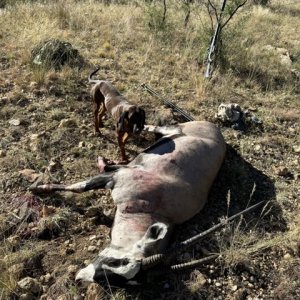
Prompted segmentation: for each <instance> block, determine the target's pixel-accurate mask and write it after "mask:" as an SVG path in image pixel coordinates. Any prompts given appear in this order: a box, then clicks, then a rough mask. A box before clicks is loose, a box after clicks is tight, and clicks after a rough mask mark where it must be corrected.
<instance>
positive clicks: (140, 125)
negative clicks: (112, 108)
mask: <svg viewBox="0 0 300 300" xmlns="http://www.w3.org/2000/svg"><path fill="white" fill-rule="evenodd" d="M145 119H146V114H145V111H144V110H143V109H142V108H140V107H137V106H132V107H130V108H129V109H128V111H125V112H123V113H122V115H121V116H120V118H119V121H118V124H117V128H118V131H119V132H131V133H133V134H139V133H141V131H142V130H143V129H144V126H145Z"/></svg>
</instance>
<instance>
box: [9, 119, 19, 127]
mask: <svg viewBox="0 0 300 300" xmlns="http://www.w3.org/2000/svg"><path fill="white" fill-rule="evenodd" d="M8 123H9V124H10V125H12V126H19V125H21V120H19V119H11V120H9V121H8Z"/></svg>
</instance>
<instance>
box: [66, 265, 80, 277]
mask: <svg viewBox="0 0 300 300" xmlns="http://www.w3.org/2000/svg"><path fill="white" fill-rule="evenodd" d="M77 271H78V266H76V265H69V266H68V269H67V272H68V274H69V275H73V274H75V273H76V272H77Z"/></svg>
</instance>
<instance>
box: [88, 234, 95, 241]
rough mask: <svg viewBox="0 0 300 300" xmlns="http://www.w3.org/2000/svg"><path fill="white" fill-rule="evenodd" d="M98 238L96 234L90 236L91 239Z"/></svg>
mask: <svg viewBox="0 0 300 300" xmlns="http://www.w3.org/2000/svg"><path fill="white" fill-rule="evenodd" d="M96 238H97V236H96V235H91V236H90V237H89V241H93V240H95V239H96Z"/></svg>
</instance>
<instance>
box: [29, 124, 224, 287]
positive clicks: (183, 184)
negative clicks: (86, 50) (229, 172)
mask: <svg viewBox="0 0 300 300" xmlns="http://www.w3.org/2000/svg"><path fill="white" fill-rule="evenodd" d="M146 129H148V130H149V131H154V132H161V133H165V135H164V136H163V137H162V138H161V139H159V140H158V141H157V142H156V143H155V144H154V145H152V146H150V147H149V148H148V149H146V150H145V151H143V152H142V153H140V154H139V155H138V156H137V157H136V158H135V159H134V160H133V161H131V162H130V163H129V164H128V165H126V166H111V170H110V171H108V172H104V173H102V174H99V175H97V176H95V177H93V178H91V179H89V180H86V181H82V182H79V183H75V184H72V185H59V184H53V185H52V184H49V185H40V186H35V187H32V188H31V190H33V191H36V192H45V191H55V190H56V191H73V192H84V191H87V190H91V189H101V188H109V189H111V190H112V197H113V199H114V203H115V204H116V206H117V210H116V215H115V219H114V223H113V227H112V230H111V243H110V245H109V246H108V247H107V248H105V249H104V250H103V251H101V252H100V253H99V255H98V257H97V258H96V259H95V260H94V261H93V262H92V263H91V264H90V265H88V266H87V267H86V268H84V269H81V270H80V271H79V272H78V274H77V276H76V279H77V280H82V281H87V282H92V281H101V279H104V278H108V279H110V278H118V279H122V280H123V281H124V280H125V281H131V280H132V279H134V278H135V277H136V276H137V274H138V273H139V272H140V270H141V265H142V262H143V259H145V258H147V257H149V256H151V255H154V254H157V253H163V251H164V250H165V249H166V247H167V245H168V242H169V238H170V235H171V231H172V228H173V226H174V225H175V224H179V223H182V222H185V221H186V220H188V219H190V218H192V217H193V216H194V215H195V214H197V213H198V212H199V211H200V210H201V209H202V208H203V206H204V204H205V202H206V200H207V196H208V192H209V190H210V187H211V185H212V183H213V181H214V179H215V177H216V175H217V173H218V171H219V169H220V167H221V165H222V162H223V159H224V155H225V149H226V147H225V142H224V139H223V137H222V134H221V132H220V131H219V129H218V128H217V127H216V126H215V125H214V124H212V123H209V122H204V121H203V122H198V121H194V122H188V123H184V124H179V125H178V126H177V127H169V128H158V127H154V126H152V127H151V126H148V127H147V128H146ZM108 169H109V168H108Z"/></svg>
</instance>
